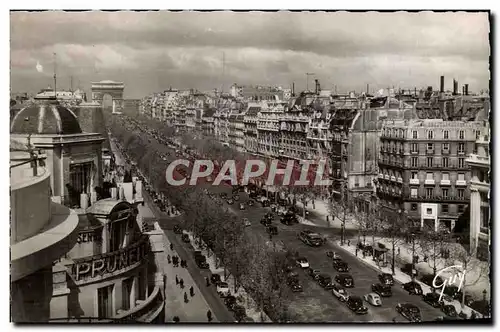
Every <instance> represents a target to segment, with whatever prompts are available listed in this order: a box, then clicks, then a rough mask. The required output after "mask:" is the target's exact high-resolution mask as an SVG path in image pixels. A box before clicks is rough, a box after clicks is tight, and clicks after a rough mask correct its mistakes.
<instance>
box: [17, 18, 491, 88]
mask: <svg viewBox="0 0 500 332" xmlns="http://www.w3.org/2000/svg"><path fill="white" fill-rule="evenodd" d="M488 29H489V22H488V16H487V14H474V13H403V12H401V13H342V12H339V13H321V12H317V13H289V12H279V13H259V12H255V13H232V12H217V13H197V12H181V13H170V12H144V13H135V12H115V13H108V12H84V13H64V12H44V13H23V12H17V13H11V54H12V61H11V66H12V75H13V76H14V75H21V73H22V71H23V70H27V69H32V68H34V66H35V65H36V62H37V61H41V62H43V64H44V66H47V65H49V66H50V63H51V61H52V59H51V58H52V53H53V52H57V54H58V61H60V62H61V71H62V70H67V71H68V72H80V71H81V70H79V69H78V68H86V69H85V70H84V72H85V73H83V74H82V73H80V74H78V75H81V76H82V77H85V79H86V78H87V77H90V76H92V75H97V72H99V71H100V72H104V73H109V74H111V73H115V72H118V73H120V72H122V73H123V75H125V76H128V75H130V76H132V77H134V76H138V75H139V76H142V75H153V76H152V77H151V78H152V79H151V83H149V84H147V85H144V86H141V87H140V89H141V90H142V89H143V88H144V89H146V87H148V88H151V89H152V88H155V87H156V84H158V83H153V82H164V81H165V79H164V78H158V79H157V78H156V77H154V76H155V75H159V76H162V75H174V76H170V77H175V75H185V77H196V76H197V75H199V76H200V77H205V76H207V77H212V79H211V80H208V79H205V78H202V79H200V80H196V79H193V81H192V85H193V86H195V85H197V84H198V83H199V82H209V81H214V80H217V79H218V77H219V76H220V71H221V54H222V52H223V51H224V52H226V59H227V77H228V79H229V78H230V79H234V80H235V81H237V82H240V83H246V82H242V79H243V78H245V79H247V80H250V81H258V80H259V79H264V78H265V77H268V78H269V77H277V78H279V79H280V80H283V81H281V82H276V83H279V84H289V83H290V81H291V80H292V79H295V78H298V77H300V76H301V75H304V73H305V72H307V71H311V70H314V71H320V73H317V74H318V75H319V76H320V77H322V78H324V79H329V78H328V77H329V76H332V75H333V73H337V72H338V73H345V75H347V76H348V77H346V78H342V79H343V80H344V81H345V82H349V83H342V84H344V85H345V86H346V88H347V87H350V86H351V84H354V86H357V85H359V86H363V85H364V84H365V83H364V82H365V81H366V80H369V81H373V80H378V79H379V78H380V77H382V76H383V77H389V78H390V79H391V81H390V82H386V83H384V84H396V83H395V81H397V82H399V81H405V82H408V84H418V83H420V81H419V80H420V78H419V80H418V82H417V80H415V79H413V77H420V76H422V78H423V77H426V78H427V80H428V79H431V78H432V79H433V80H435V77H436V76H439V75H441V74H443V73H444V74H450V75H462V76H466V77H467V78H469V79H471V80H472V81H471V82H470V84H471V88H472V85H476V86H477V88H486V87H487V85H488V77H489V76H488V75H489V73H488V56H489V52H490V48H489V42H488V33H489V30H488ZM387 59H391V61H386V60H387ZM449 60H453V61H455V62H454V63H452V64H448V63H446V61H449ZM394 61H396V63H395V62H394ZM412 61H418V62H412ZM403 63H404V64H405V65H407V66H410V67H413V68H414V69H412V71H413V74H412V76H410V77H409V76H408V68H403V66H402V65H401V64H403ZM438 63H439V64H444V66H441V68H439V67H437V66H436V65H437V64H438ZM360 64H362V65H363V66H365V70H360V69H359V65H360ZM339 66H345V68H340V67H339ZM356 66H358V67H356ZM372 66H373V67H372ZM96 68H97V69H96ZM366 68H371V69H372V70H370V71H368V70H366ZM467 68H470V70H471V72H470V73H467V72H466V70H467ZM417 70H427V73H426V74H424V75H421V74H418V73H417ZM472 70H475V72H472ZM31 71H33V70H31ZM388 72H389V73H388ZM132 73H135V74H132ZM176 73H177V74H176ZM367 73H372V74H373V75H375V76H374V77H366V76H367ZM34 74H35V73H34ZM191 74H192V75H191ZM68 75H69V74H68ZM232 75H239V76H235V77H233V76H232ZM353 75H360V76H358V77H355V78H356V79H358V81H360V82H359V83H350V81H353V79H352V76H353ZM21 76H22V75H21ZM485 78H486V79H485ZM176 79H180V80H181V81H182V82H184V81H185V79H183V78H180V76H179V77H176ZM14 81H15V82H19V81H20V80H19V79H16V80H14V79H13V82H14ZM410 82H411V83H410ZM132 84H134V83H132ZM206 84H209V83H206ZM427 84H432V83H431V82H428V83H424V85H427ZM173 85H175V84H173ZM203 88H208V87H203Z"/></svg>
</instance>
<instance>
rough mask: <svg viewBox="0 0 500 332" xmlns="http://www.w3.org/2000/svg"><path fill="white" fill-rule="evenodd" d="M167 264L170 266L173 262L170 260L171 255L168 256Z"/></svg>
mask: <svg viewBox="0 0 500 332" xmlns="http://www.w3.org/2000/svg"><path fill="white" fill-rule="evenodd" d="M167 262H168V264H170V262H171V260H170V254H169V255H167Z"/></svg>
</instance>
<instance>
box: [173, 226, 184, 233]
mask: <svg viewBox="0 0 500 332" xmlns="http://www.w3.org/2000/svg"><path fill="white" fill-rule="evenodd" d="M174 233H175V234H182V228H181V227H180V226H179V225H175V226H174Z"/></svg>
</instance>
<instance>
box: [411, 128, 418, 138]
mask: <svg viewBox="0 0 500 332" xmlns="http://www.w3.org/2000/svg"><path fill="white" fill-rule="evenodd" d="M412 135H413V139H417V138H418V132H417V131H416V130H414V131H413V133H412Z"/></svg>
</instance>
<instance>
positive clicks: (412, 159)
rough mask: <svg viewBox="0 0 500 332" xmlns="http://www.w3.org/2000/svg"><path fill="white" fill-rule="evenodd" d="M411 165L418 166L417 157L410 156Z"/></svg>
mask: <svg viewBox="0 0 500 332" xmlns="http://www.w3.org/2000/svg"><path fill="white" fill-rule="evenodd" d="M411 167H418V157H411Z"/></svg>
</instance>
